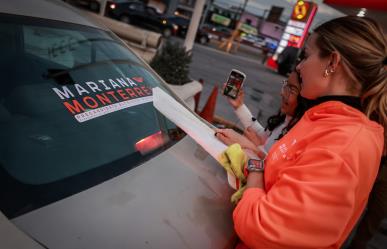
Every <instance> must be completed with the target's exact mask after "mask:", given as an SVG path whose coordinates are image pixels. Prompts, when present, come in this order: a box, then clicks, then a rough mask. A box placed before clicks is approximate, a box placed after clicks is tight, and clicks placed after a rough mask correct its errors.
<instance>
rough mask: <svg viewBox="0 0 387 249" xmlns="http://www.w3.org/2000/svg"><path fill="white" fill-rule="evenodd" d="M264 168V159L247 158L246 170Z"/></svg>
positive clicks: (258, 170)
mask: <svg viewBox="0 0 387 249" xmlns="http://www.w3.org/2000/svg"><path fill="white" fill-rule="evenodd" d="M264 169H265V160H261V159H249V160H248V161H247V171H248V172H263V171H264Z"/></svg>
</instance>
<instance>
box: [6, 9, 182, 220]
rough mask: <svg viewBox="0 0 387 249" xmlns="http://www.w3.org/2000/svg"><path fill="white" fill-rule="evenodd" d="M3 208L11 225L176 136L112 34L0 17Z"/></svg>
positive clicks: (134, 61) (150, 83) (142, 72)
mask: <svg viewBox="0 0 387 249" xmlns="http://www.w3.org/2000/svg"><path fill="white" fill-rule="evenodd" d="M0 54H1V56H0V68H1V70H0V185H1V190H0V207H1V211H2V212H3V213H5V214H6V215H7V216H8V217H15V216H17V215H20V214H22V213H25V212H27V211H30V210H33V209H36V208H38V207H40V206H43V205H46V204H48V203H51V202H53V201H56V200H59V199H61V198H64V197H66V196H69V195H72V194H74V193H77V192H80V191H82V190H84V189H86V188H89V187H92V186H94V185H96V184H98V183H100V182H103V181H106V180H107V179H109V178H112V177H114V176H116V175H119V174H122V173H124V172H126V171H128V170H130V169H132V168H134V167H135V166H137V165H140V164H141V163H143V162H144V161H146V160H149V159H151V158H152V157H154V156H155V155H156V154H158V153H160V152H161V151H163V150H165V149H166V148H168V147H169V146H170V145H171V144H173V143H174V142H175V141H177V140H178V139H179V138H181V134H180V133H179V132H178V130H177V127H176V126H175V125H174V124H173V123H171V122H169V121H168V120H166V119H165V118H164V117H163V116H162V115H161V114H160V113H159V112H157V110H155V109H154V107H153V103H152V88H153V87H161V88H163V87H162V83H161V82H160V81H159V79H158V78H157V76H155V75H154V74H153V73H152V72H151V71H150V70H149V69H148V66H146V65H145V64H144V63H142V62H141V61H140V60H139V59H138V58H137V57H136V56H135V55H134V54H133V53H132V52H130V51H129V50H128V49H127V47H126V46H125V45H124V44H123V43H122V42H121V41H120V40H119V39H117V38H115V36H114V35H113V34H111V33H109V32H106V31H103V30H99V29H95V28H89V27H85V26H81V25H75V24H68V23H63V22H58V21H50V20H43V19H37V18H27V17H19V16H11V15H0Z"/></svg>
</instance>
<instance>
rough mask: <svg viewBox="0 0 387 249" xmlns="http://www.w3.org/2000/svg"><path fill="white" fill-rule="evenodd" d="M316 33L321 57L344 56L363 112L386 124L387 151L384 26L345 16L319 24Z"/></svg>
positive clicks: (343, 59)
mask: <svg viewBox="0 0 387 249" xmlns="http://www.w3.org/2000/svg"><path fill="white" fill-rule="evenodd" d="M315 33H317V34H318V35H317V40H316V43H317V46H318V47H319V49H320V57H326V56H329V55H330V54H331V53H332V52H333V51H336V52H338V53H339V54H340V55H341V58H342V63H343V66H344V70H345V71H346V72H347V74H348V76H349V77H350V79H351V81H352V82H353V84H352V86H351V89H350V90H353V91H355V90H360V93H361V94H360V97H361V100H362V108H363V112H364V113H365V115H366V116H367V117H368V118H369V119H371V120H374V121H376V122H378V123H379V124H381V125H382V126H383V127H384V131H385V132H384V149H385V152H386V140H387V139H386V138H387V130H386V126H387V114H386V110H387V66H386V65H385V63H386V57H387V44H386V36H385V34H384V33H383V30H382V28H381V27H380V25H379V24H378V23H377V22H375V21H374V20H372V19H369V18H361V17H356V16H346V17H340V18H336V19H333V20H331V21H328V22H326V23H324V24H322V25H320V26H319V27H318V28H316V29H315Z"/></svg>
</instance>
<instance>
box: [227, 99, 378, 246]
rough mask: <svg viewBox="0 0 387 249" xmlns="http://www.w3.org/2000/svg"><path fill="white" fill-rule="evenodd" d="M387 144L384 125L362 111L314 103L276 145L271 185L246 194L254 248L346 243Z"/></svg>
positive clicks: (240, 226) (246, 232) (243, 204)
mask: <svg viewBox="0 0 387 249" xmlns="http://www.w3.org/2000/svg"><path fill="white" fill-rule="evenodd" d="M383 145H384V142H383V128H382V127H381V126H380V125H379V124H377V123H376V122H373V121H370V120H369V119H367V117H366V116H365V115H364V114H363V113H361V112H360V111H358V110H357V109H355V108H352V107H350V106H348V105H345V104H343V103H341V102H338V101H328V102H325V103H322V104H319V105H317V106H315V107H312V108H311V109H309V110H308V111H307V112H306V113H305V115H304V116H303V117H302V119H301V120H300V121H299V122H298V123H297V125H296V126H295V127H293V128H292V129H291V130H290V131H289V133H287V135H286V136H284V137H283V138H282V139H281V140H279V141H278V142H277V143H275V144H274V145H273V147H272V148H271V150H270V151H269V154H268V156H267V159H266V161H265V162H266V168H265V173H264V180H265V190H263V189H260V188H249V189H247V190H246V191H245V192H244V194H243V197H242V199H241V200H240V202H239V203H238V205H237V207H236V208H235V210H234V213H233V218H234V225H235V230H236V232H237V234H238V235H239V237H240V238H241V240H242V241H243V242H244V243H245V245H246V246H247V247H249V248H270V249H276V248H278V249H279V248H281V249H284V248H297V249H302V248H340V246H341V245H342V244H343V243H344V241H345V240H346V238H347V237H348V235H349V234H350V232H351V230H352V228H353V227H354V226H355V224H356V222H357V220H358V219H359V217H360V215H361V213H362V211H363V210H364V208H365V205H366V203H367V198H368V195H369V193H370V191H371V188H372V185H373V183H374V180H375V178H376V174H377V172H378V168H379V164H380V159H381V155H382V150H383ZM241 248H243V246H241Z"/></svg>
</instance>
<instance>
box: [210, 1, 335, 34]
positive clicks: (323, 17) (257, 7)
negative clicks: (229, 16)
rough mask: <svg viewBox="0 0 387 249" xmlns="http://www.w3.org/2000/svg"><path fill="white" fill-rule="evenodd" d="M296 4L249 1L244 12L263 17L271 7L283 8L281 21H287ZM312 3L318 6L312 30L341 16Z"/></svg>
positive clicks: (239, 3) (236, 3)
mask: <svg viewBox="0 0 387 249" xmlns="http://www.w3.org/2000/svg"><path fill="white" fill-rule="evenodd" d="M296 2H297V0H249V1H248V3H247V6H246V10H247V11H248V12H251V13H254V14H256V15H258V16H261V15H263V13H264V10H265V9H267V10H269V9H270V8H271V6H272V5H275V6H279V7H284V8H285V9H284V11H283V12H282V18H281V20H283V21H287V20H288V19H289V18H290V13H291V11H292V7H293V5H294V4H295V3H296ZM312 2H315V3H317V4H318V11H317V14H316V16H315V18H314V21H313V23H312V29H313V27H314V26H318V25H319V24H321V23H323V22H325V21H328V20H330V19H333V18H336V17H339V16H342V15H343V14H342V13H341V12H339V11H337V10H335V9H333V8H331V7H329V6H328V5H325V4H323V3H322V2H323V0H313V1H312ZM214 3H215V4H218V5H220V6H223V7H231V6H242V5H243V3H244V0H214Z"/></svg>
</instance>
